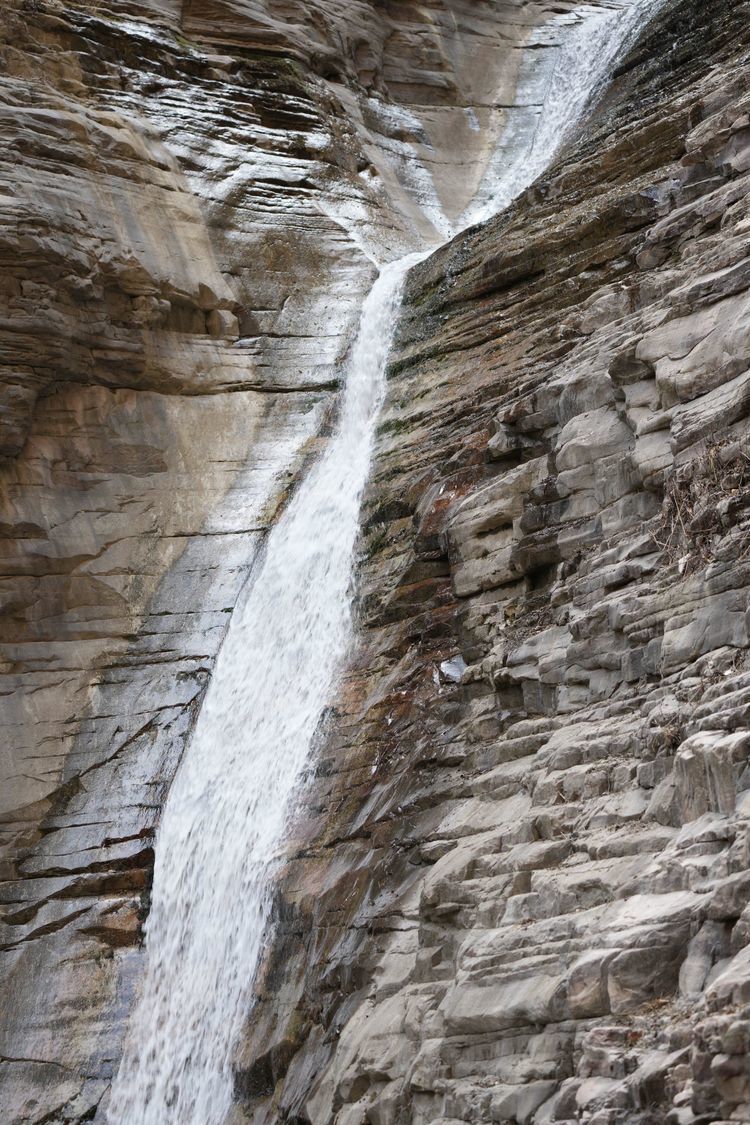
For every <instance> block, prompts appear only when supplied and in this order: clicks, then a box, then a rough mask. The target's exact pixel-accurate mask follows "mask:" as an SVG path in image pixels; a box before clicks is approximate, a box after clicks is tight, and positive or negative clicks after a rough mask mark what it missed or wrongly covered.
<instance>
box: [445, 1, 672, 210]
mask: <svg viewBox="0 0 750 1125" xmlns="http://www.w3.org/2000/svg"><path fill="white" fill-rule="evenodd" d="M663 2H664V0H609V4H606V6H604V7H602V6H599V5H596V6H595V5H593V4H583V5H581V7H580V8H579V9H578V10H577V11H576V12H575V13H570V12H565V13H564V14H562V15H559V16H555V18H554V19H552V20H550V21H549V23H547V24H545V26H544V29H543V30H544V33H545V41H546V39H547V38H551V39H554V38H555V37H557V36H559V34H560V32H562V31H563V29H564V27H565V25H566V24H571V23H574V24H575V26H574V28H573V30H571V31H569V32H568V34H567V35H566V36H565V37H564V39H563V43H562V46H561V47H560V48H559V49H558V50H557V51H551V52H550V54H551V55H552V63H551V70H550V73H549V76H548V81H547V84H546V90H545V91H544V94H543V98H542V105H541V106H540V108H539V117H538V122H537V126H536V129H535V130H534V131H533V132H532V134H531V144H530V145H529V144H528V143H524V140H526V138H525V137H522V138H521V139H520V141H521V143H519V144H517V145H514V146H512V150H511V151H512V156H511V157H510V160H509V159H508V146H507V145H506V146H504V147H502V148H500V147H498V149H497V150H496V152H495V154H494V157H493V158H492V159H491V160H490V162H489V165H488V167H487V172H486V174H485V176H484V179H483V181H482V183H481V185H480V187H479V190H478V192H477V195H476V198H475V199H474V201H473V202H472V203H471V204H470V205H469V207H468V209H467V210H466V212H465V213H464V215H463V216H462V217H461V226H462V227H464V228H465V227H467V226H469V225H471V224H473V223H479V222H484V221H486V220H487V219H489V218H491V217H492V216H493V215H496V214H497V213H498V212H499V211H502V210H504V208H506V207H507V206H508V205H509V204H510V203H512V202H513V200H514V199H515V198H516V197H517V196H518V195H520V193H521V192H522V191H523V190H524V189H525V188H527V187H528V186H529V185H530V184H532V183H533V182H534V180H536V178H537V177H538V176H540V175H541V174H542V172H544V170H545V169H546V168H547V167H548V166H549V164H550V161H551V159H552V157H553V156H554V155H555V153H557V152H558V151H559V150H560V148H561V147H562V145H563V144H564V143H565V142H566V141H567V140H568V139H569V138H570V136H571V132H572V130H573V129H574V128H575V126H576V124H577V123H578V122H579V121H580V120H581V118H582V117H583V115H584V113H585V111H586V109H587V107H588V106H589V105H590V104H591V102H592V100H593V99H594V98H595V97H596V94H597V93H598V92H599V91H600V89H601V87H602V86H603V85H604V83H605V82H606V81H607V80H608V78H609V76H610V75H611V73H612V70H613V68H614V65H615V63H616V62H617V59H618V58H621V57H622V55H623V53H624V51H625V50H627V48H628V47H629V46H630V44H631V43H632V41H633V39H634V38H635V36H636V35H637V33H638V31H639V30H640V28H642V27H643V26H644V24H645V22H646V20H648V19H649V18H650V17H651V16H652V15H654V13H655V12H656V11H657V10H658V8H659V7H660V6H661V4H662V3H663ZM610 5H611V6H610ZM529 65H533V63H531V64H529ZM525 81H526V75H525V74H524V73H523V70H522V72H521V74H520V76H519V84H523V83H524V82H525ZM518 116H519V118H520V119H521V125H520V126H514V123H513V115H512V114H511V121H510V123H509V128H508V130H507V132H508V133H510V134H511V138H510V139H511V140H512V139H513V138H512V133H513V131H514V129H515V128H521V129H523V128H524V125H525V122H524V121H523V118H522V115H518ZM507 139H508V138H507V137H506V140H507Z"/></svg>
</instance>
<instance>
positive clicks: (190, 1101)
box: [108, 255, 421, 1125]
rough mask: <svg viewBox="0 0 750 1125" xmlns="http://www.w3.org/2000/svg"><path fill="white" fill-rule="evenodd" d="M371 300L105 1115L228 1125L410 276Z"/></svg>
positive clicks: (215, 742) (214, 759) (230, 691)
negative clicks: (235, 1063)
mask: <svg viewBox="0 0 750 1125" xmlns="http://www.w3.org/2000/svg"><path fill="white" fill-rule="evenodd" d="M420 256H421V255H413V256H411V257H410V258H404V259H402V260H400V261H398V262H395V263H393V264H391V265H389V266H386V267H385V268H384V269H383V271H382V272H381V274H380V276H379V277H378V279H377V281H376V282H375V285H374V286H373V288H372V290H371V291H370V294H369V296H368V297H367V299H366V301H365V304H364V307H363V310H362V320H361V326H360V331H359V336H358V338H357V342H356V344H355V347H354V349H353V352H352V356H351V360H350V362H349V365H348V367H349V371H348V378H347V381H346V389H345V392H344V396H343V403H342V408H341V417H340V420H339V423H338V426H337V428H336V431H335V434H334V435H333V437H332V438H331V440H330V442H329V444H328V447H327V449H326V452H325V453H324V454H323V456H322V457H321V458H320V460H319V461H318V462H317V463H316V464H315V465H314V466H313V468H312V469H311V471H310V472H309V474H308V475H307V477H306V478H305V480H304V481H303V483H302V485H301V486H300V488H299V489H298V491H297V492H296V494H295V495H294V497H293V499H292V501H291V503H290V504H289V506H288V508H287V509H286V511H285V512H284V514H283V515H282V517H281V519H280V520H279V522H278V524H277V525H276V526H275V527H274V529H273V532H272V533H271V535H270V536H269V539H268V546H267V552H266V556H265V559H264V560H263V564H262V568H261V570H260V573H259V574H258V576H257V578H256V580H255V582H254V583H253V584H252V586H251V587H250V588H249V589H248V591H247V595H246V596H245V597H244V599H243V601H242V602H241V604H240V605H238V606H237V608H236V609H235V611H234V614H233V616H232V621H231V625H230V628H229V631H228V633H227V637H226V640H225V642H224V645H223V647H222V649H221V652H220V654H219V658H218V660H217V663H216V668H215V671H214V675H213V678H212V680H211V684H210V687H209V689H208V691H207V693H206V698H205V701H204V703H203V707H202V709H201V713H200V717H199V719H198V723H197V725H196V728H195V732H194V734H193V737H192V740H191V742H190V746H189V749H188V751H187V753H186V754H185V757H184V760H183V762H182V764H181V766H180V768H179V770H178V772H177V776H176V778H175V781H174V785H173V787H172V790H171V792H170V794H169V798H168V800H167V803H166V806H165V809H164V815H163V819H162V823H161V826H160V829H159V836H158V845H157V849H156V866H155V870H154V890H153V904H152V907H151V913H150V915H149V919H148V924H147V927H146V946H147V951H148V966H147V969H146V976H145V980H144V982H143V989H142V993H141V996H140V998H139V1001H138V1003H137V1005H136V1008H135V1011H134V1016H133V1022H132V1024H131V1031H130V1045H129V1047H128V1049H127V1050H126V1053H125V1056H124V1058H123V1062H122V1066H121V1069H120V1073H119V1075H118V1078H117V1082H116V1084H115V1086H114V1090H113V1095H112V1100H111V1103H110V1108H109V1111H108V1114H109V1120H110V1121H113V1122H119V1123H122V1125H172V1123H174V1125H177V1123H179V1125H189V1123H194V1125H220V1123H222V1122H223V1121H224V1119H225V1117H226V1114H227V1111H228V1109H229V1106H230V1103H231V1095H232V1076H231V1065H230V1064H231V1052H232V1047H233V1045H234V1043H235V1042H236V1039H237V1035H238V1032H239V1031H240V1027H241V1024H242V1020H243V1018H244V1017H245V1016H246V1015H247V1011H248V1005H249V1001H250V995H251V989H252V984H253V973H254V970H255V967H256V965H257V962H258V958H259V955H260V952H261V948H262V943H263V940H264V936H265V932H266V923H267V920H268V913H269V905H270V893H269V862H270V861H272V859H273V857H274V855H275V853H276V851H277V849H278V846H279V842H280V840H281V839H282V837H283V832H284V825H285V822H286V819H287V813H288V808H289V799H290V797H291V795H292V793H293V792H294V789H295V787H296V785H297V783H298V781H299V779H300V776H301V774H302V772H303V770H304V767H305V765H306V763H307V761H308V756H309V753H310V747H311V744H312V741H313V736H314V734H315V730H316V727H317V726H318V723H319V721H320V718H321V713H322V710H323V708H324V706H325V704H326V702H327V701H328V699H329V698H330V694H331V690H332V687H333V685H334V681H335V678H336V675H337V673H338V672H339V670H340V667H341V663H342V660H343V658H344V656H345V653H346V650H347V648H348V645H349V641H350V637H351V635H352V629H351V604H352V598H351V591H350V586H351V581H352V556H353V552H354V545H355V542H356V538H357V532H358V527H359V509H360V500H361V497H362V491H363V489H364V486H365V481H366V478H367V470H368V466H369V463H370V453H371V447H372V441H373V434H374V422H375V418H376V416H377V413H378V409H379V407H380V404H381V401H382V398H383V391H384V381H385V363H386V359H387V355H388V350H389V347H390V342H391V337H392V333H393V326H394V323H395V320H396V312H397V308H398V304H399V299H400V293H401V286H402V284H403V279H404V276H405V275H406V272H407V270H408V269H409V267H410V266H411V265H412V264H413V263H414V262H415V261H416V260H417V259H418V258H419V257H420Z"/></svg>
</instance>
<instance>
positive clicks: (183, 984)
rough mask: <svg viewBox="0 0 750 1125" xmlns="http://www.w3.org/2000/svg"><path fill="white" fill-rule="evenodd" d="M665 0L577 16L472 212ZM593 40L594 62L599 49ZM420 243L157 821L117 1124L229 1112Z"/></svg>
mask: <svg viewBox="0 0 750 1125" xmlns="http://www.w3.org/2000/svg"><path fill="white" fill-rule="evenodd" d="M656 2H658V0H633V3H632V4H631V5H630V6H629V7H628V8H627V9H625V10H624V11H623V10H622V9H621V8H616V9H611V8H610V9H607V10H605V15H606V18H607V19H608V23H607V25H606V32H607V33H606V34H604V25H603V23H602V20H603V18H604V17H602V16H601V14H598V13H600V11H601V10H600V9H597V10H596V12H594V13H593V14H592V15H591V16H590V19H589V20H587V21H586V22H584V23H582V24H581V27H580V29H579V30H578V31H577V32H576V33H575V35H574V40H575V51H573V42H571V45H570V47H569V48H566V50H565V51H563V52H561V58H564V59H567V63H566V64H565V66H564V69H563V71H562V72H559V67H558V68H557V71H556V77H553V79H552V84H551V90H552V95H553V96H554V97H555V98H556V99H557V105H556V108H555V107H554V106H552V108H551V109H550V110H549V111H548V118H549V120H548V122H547V123H545V122H543V123H542V125H541V126H540V127H539V128H538V129H537V131H536V135H535V137H534V138H533V141H532V143H531V145H530V147H529V146H528V145H527V148H526V152H525V162H524V161H520V160H517V161H516V162H515V163H513V164H511V166H510V167H509V168H506V169H505V173H504V174H500V173H499V171H498V169H495V171H494V175H493V177H492V184H491V191H489V192H488V193H486V194H487V196H488V199H489V203H488V201H487V200H484V201H481V200H480V202H479V205H478V210H476V211H473V212H472V213H471V214H467V216H466V220H467V222H468V221H477V219H478V218H481V217H482V216H481V210H482V208H486V207H487V206H490V205H491V208H492V210H497V209H499V208H500V207H502V206H504V205H506V204H507V203H508V202H510V200H511V199H512V198H514V196H515V195H517V194H518V193H519V192H520V191H521V190H522V189H523V187H524V186H526V184H528V183H529V182H531V180H533V179H534V178H535V176H536V175H537V174H538V173H539V172H540V171H542V170H543V168H544V167H545V166H546V165H547V164H548V163H549V161H550V159H551V158H552V156H553V155H554V153H555V151H556V149H557V148H558V146H559V144H560V143H561V141H562V140H564V137H565V135H566V134H567V132H568V131H569V128H570V125H571V124H572V123H573V121H574V120H575V119H576V118H577V116H578V115H580V113H581V112H582V111H583V109H584V108H585V106H586V104H587V102H588V99H589V96H590V93H591V89H592V86H593V85H596V84H598V83H599V81H600V80H601V77H602V74H603V71H602V65H601V60H602V58H603V57H606V59H607V63H606V65H607V67H610V66H611V64H612V61H613V60H614V58H616V56H617V53H618V51H619V49H621V47H622V44H623V42H624V41H625V40H626V39H627V37H628V36H629V34H630V32H631V30H632V28H633V27H634V26H637V24H638V20H639V18H642V17H643V15H644V14H650V10H651V8H652V7H653V5H654V3H656ZM571 52H573V56H574V57H573V56H572V55H571ZM592 52H596V57H597V59H598V60H599V65H597V66H589V65H587V63H588V61H589V60H590V58H591V53H592ZM572 58H573V62H574V63H575V65H573V63H572V62H571V59H572ZM555 90H557V93H555ZM571 107H574V108H571ZM422 257H424V254H413V255H411V256H409V257H407V258H403V259H401V260H400V261H397V262H393V263H391V264H390V265H387V266H385V267H384V268H383V270H382V271H381V273H380V276H379V277H378V279H377V281H376V282H375V284H374V286H373V288H372V290H371V291H370V294H369V296H368V297H367V299H366V301H365V303H364V306H363V309H362V315H361V320H360V326H359V333H358V336H357V339H356V342H355V344H354V347H353V349H352V353H351V357H350V360H349V363H348V365H347V374H346V382H345V390H344V394H343V402H342V406H341V412H340V417H339V421H338V423H337V427H336V430H335V433H334V434H333V436H332V437H331V439H330V441H329V443H328V445H327V448H326V451H325V453H324V454H323V456H322V457H321V458H320V460H319V461H318V462H317V463H316V464H315V465H314V467H313V468H312V469H311V471H310V473H309V474H308V476H307V477H306V479H305V480H304V481H303V483H302V485H301V486H300V488H299V489H298V491H297V492H296V494H295V496H294V497H293V499H292V501H291V503H290V504H289V506H288V507H287V509H286V511H285V513H284V515H283V516H282V517H281V519H280V520H279V522H278V523H277V524H276V525H275V527H274V528H273V530H272V532H271V534H270V536H269V539H268V543H267V550H266V554H265V558H264V560H263V563H262V566H261V568H260V570H259V573H258V574H257V576H256V577H255V580H254V582H252V584H250V585H249V586H248V588H247V589H246V591H245V593H244V595H243V598H242V599H241V601H240V603H239V604H238V606H237V608H236V609H235V612H234V614H233V616H232V621H231V624H230V628H229V631H228V633H227V637H226V640H225V642H224V645H223V647H222V650H221V652H220V654H219V657H218V659H217V662H216V667H215V671H214V675H213V678H212V680H211V684H210V687H209V689H208V692H207V694H206V698H205V701H204V704H203V707H202V710H201V713H200V717H199V719H198V723H197V725H196V729H195V732H194V734H193V738H192V740H191V743H190V746H189V749H188V751H187V753H186V754H185V757H184V759H183V761H182V764H181V766H180V768H179V770H178V772H177V776H176V778H175V781H174V784H173V786H172V789H171V792H170V794H169V797H168V800H167V802H166V805H165V808H164V813H163V818H162V822H161V826H160V829H159V835H158V840H157V848H156V866H155V870H154V885H153V901H152V907H151V913H150V915H149V919H148V923H147V927H146V948H147V954H148V959H147V966H146V971H145V975H144V980H143V981H142V986H141V991H140V995H139V999H138V1001H137V1003H136V1006H135V1009H134V1012H133V1017H132V1021H131V1026H130V1032H129V1037H128V1042H127V1044H126V1049H125V1054H124V1057H123V1060H122V1064H121V1066H120V1070H119V1073H118V1075H117V1078H116V1080H115V1083H114V1086H113V1090H112V1097H111V1101H110V1104H109V1109H108V1112H107V1116H108V1120H109V1122H110V1123H111V1125H224V1122H225V1120H226V1117H227V1114H228V1111H229V1109H230V1106H231V1101H232V1071H231V1060H232V1053H233V1049H234V1047H235V1044H236V1043H237V1041H238V1039H239V1036H240V1033H241V1028H242V1023H243V1020H244V1019H245V1018H246V1017H247V1013H248V1010H249V1008H250V1005H251V1001H252V987H253V977H254V973H255V970H256V967H257V964H258V961H259V958H260V954H261V950H262V946H263V942H264V940H265V936H266V934H267V929H268V923H269V912H270V907H271V891H270V887H271V885H272V880H271V878H270V868H271V866H272V864H273V862H274V857H275V856H276V855H277V853H278V849H279V845H280V843H281V841H282V839H283V835H284V829H285V825H286V822H287V819H288V816H289V813H290V805H291V804H292V801H293V798H294V795H295V793H296V792H298V790H299V783H300V778H301V777H302V775H303V773H304V771H305V767H306V765H307V764H308V762H309V757H310V752H311V747H312V745H313V739H314V736H315V732H316V728H317V727H318V725H319V723H320V719H321V715H322V713H323V710H324V708H325V706H326V704H327V703H328V701H329V700H330V699H331V698H332V695H333V692H334V689H335V685H336V681H337V677H338V675H339V673H340V670H341V667H342V664H343V661H344V659H345V656H346V653H347V650H348V648H349V645H350V643H351V638H352V633H353V630H352V609H351V607H352V589H351V588H352V569H353V567H352V563H353V557H354V548H355V543H356V539H357V533H358V523H359V510H360V502H361V497H362V493H363V490H364V487H365V483H366V479H367V472H368V467H369V462H370V456H371V451H372V444H373V436H374V430H375V420H376V418H377V414H378V410H379V407H380V405H381V401H382V398H383V394H384V386H385V366H386V361H387V358H388V351H389V348H390V344H391V339H392V336H393V331H394V325H395V323H396V321H397V317H398V309H399V305H400V299H401V291H402V288H403V282H404V278H405V276H406V273H407V272H408V270H409V269H410V267H411V266H412V265H414V264H415V262H416V261H418V260H419V259H420V258H422Z"/></svg>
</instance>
